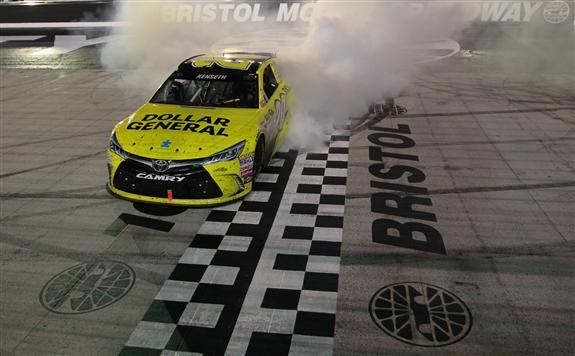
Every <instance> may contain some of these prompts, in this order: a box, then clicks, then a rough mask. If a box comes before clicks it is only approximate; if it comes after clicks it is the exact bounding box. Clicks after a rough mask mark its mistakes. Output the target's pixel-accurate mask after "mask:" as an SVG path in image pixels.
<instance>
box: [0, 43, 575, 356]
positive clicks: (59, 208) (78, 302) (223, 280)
mask: <svg viewBox="0 0 575 356" xmlns="http://www.w3.org/2000/svg"><path fill="white" fill-rule="evenodd" d="M95 52H96V51H95V50H93V49H82V50H79V51H76V52H73V53H71V54H69V55H66V56H58V57H36V56H33V55H32V54H31V53H33V50H31V49H29V48H27V49H22V48H2V50H1V51H0V54H1V57H2V59H3V62H2V64H3V67H2V70H1V77H0V90H1V98H0V120H1V121H0V122H1V132H0V135H1V137H2V140H1V141H2V143H1V147H0V149H1V166H0V185H1V193H0V194H1V195H0V197H1V198H2V203H1V204H2V206H1V237H0V249H1V251H2V254H1V263H2V264H1V270H0V272H1V273H0V283H1V284H0V291H1V292H0V293H1V295H0V297H1V300H0V303H1V304H0V308H1V312H0V323H1V324H0V328H1V332H2V337H1V338H0V353H1V354H2V355H38V354H47V355H80V354H82V355H115V354H151V355H152V354H153V355H160V354H161V355H176V354H177V355H196V354H206V355H211V354H223V353H224V352H225V353H227V354H260V355H281V354H288V353H289V354H292V355H309V354H337V355H376V354H378V355H396V354H408V355H409V354H414V355H415V354H418V355H419V354H441V355H461V354H469V355H495V354H514V355H515V354H517V355H519V354H522V355H541V354H547V355H571V354H572V353H573V350H574V347H575V345H574V341H573V325H574V324H575V323H574V302H575V300H574V295H575V293H574V292H575V286H574V268H573V258H574V256H575V245H574V238H575V235H574V229H575V226H574V225H575V219H574V211H575V203H574V202H575V188H574V187H575V176H574V169H575V166H574V164H575V163H574V153H575V152H574V143H575V142H574V140H575V134H574V129H573V125H574V115H573V113H574V110H575V100H574V97H573V77H572V73H570V71H569V70H565V71H564V72H561V71H559V72H557V71H554V72H552V73H545V72H530V71H521V70H515V71H505V72H504V71H502V70H501V67H500V66H499V65H498V61H496V60H494V56H495V55H494V54H490V53H489V52H486V53H463V54H461V55H458V56H456V57H454V58H451V59H448V60H446V61H444V62H442V63H440V64H438V65H436V66H434V68H433V70H430V71H426V73H427V74H425V75H420V76H418V77H417V78H416V80H415V81H414V83H413V85H412V86H410V88H409V89H408V90H407V91H406V92H405V93H403V94H402V96H400V97H399V98H396V103H397V104H399V105H401V106H403V107H405V108H406V109H407V113H405V114H403V115H400V116H396V117H392V116H388V117H386V118H384V119H383V120H381V121H379V122H377V123H376V124H375V125H374V126H373V127H364V128H363V129H362V130H358V131H355V132H351V133H350V132H348V131H346V130H345V128H344V130H341V129H340V130H339V131H337V132H333V133H331V134H330V135H327V136H326V141H328V142H329V145H328V146H326V147H325V148H323V149H320V150H316V151H314V152H296V151H287V150H283V151H282V153H280V154H278V156H277V157H276V158H275V159H274V161H273V162H272V163H273V164H272V165H271V166H270V167H269V168H268V169H267V170H266V171H265V172H264V174H263V175H262V177H261V178H260V182H259V184H258V188H257V189H256V192H254V194H252V195H250V196H249V197H248V198H247V199H246V200H245V201H244V202H240V203H236V204H232V205H228V206H224V207H220V208H216V209H193V210H187V211H184V212H182V213H180V214H177V215H173V216H155V215H150V214H146V213H143V212H141V211H138V210H136V209H134V207H133V206H132V204H130V203H128V202H125V201H120V200H117V199H114V198H112V197H110V196H109V195H108V194H107V193H106V191H105V189H104V182H105V181H106V175H107V173H106V169H105V157H104V150H105V148H106V147H107V144H108V137H109V131H110V129H111V128H112V126H113V125H114V123H115V122H117V121H118V120H120V119H122V118H124V117H125V116H126V115H127V114H129V113H131V112H132V111H133V110H134V108H136V107H137V106H138V105H140V104H141V103H142V100H143V98H142V97H141V96H139V95H136V94H134V93H131V92H127V91H124V90H122V89H121V88H122V86H121V82H122V80H123V76H124V75H126V72H125V71H120V70H118V71H106V70H102V69H100V68H98V66H97V60H95V59H94V56H93V55H94V53H95ZM352 124H356V122H352ZM392 167H399V168H395V170H394V171H393V172H395V174H394V173H392V170H391V168H392ZM399 172H402V174H398V173H399ZM400 224H403V225H400ZM415 230H417V232H413V231H415ZM402 231H403V234H399V232H402ZM410 232H412V233H410ZM62 272H65V273H64V274H61V273H62ZM98 291H100V292H101V293H100V294H97V293H98ZM87 295H90V297H91V298H92V299H90V303H87V302H86V303H87V304H84V302H85V301H86V300H87V299H86V296H87ZM108 297H109V299H106V298H108ZM177 351H178V353H176V352H177Z"/></svg>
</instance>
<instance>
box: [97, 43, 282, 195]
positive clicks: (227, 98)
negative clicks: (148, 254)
mask: <svg viewBox="0 0 575 356" xmlns="http://www.w3.org/2000/svg"><path fill="white" fill-rule="evenodd" d="M291 100H292V99H291V93H290V91H289V89H288V87H287V86H286V84H285V83H284V81H283V80H281V78H280V77H279V75H278V72H277V70H276V64H275V59H274V58H273V56H270V55H261V54H242V53H235V54H231V53H230V54H223V55H220V56H206V55H201V56H196V57H192V58H189V59H187V60H186V61H184V62H182V63H181V64H180V65H179V67H178V69H177V70H176V71H175V72H173V73H172V75H170V77H169V78H168V79H167V80H166V81H165V82H164V84H163V85H162V86H161V87H160V88H159V89H158V91H157V92H156V93H155V95H154V96H153V97H152V99H151V100H150V102H149V103H147V104H145V105H143V106H142V107H140V108H139V109H138V110H137V111H136V112H134V113H133V114H132V115H130V116H129V117H128V118H126V119H125V120H123V121H121V122H119V123H118V124H117V125H116V126H115V128H114V130H113V131H112V136H111V139H110V147H109V150H108V152H107V155H108V161H109V163H108V170H109V181H108V190H109V191H110V192H111V193H112V194H114V195H116V196H118V197H120V198H123V199H127V200H131V201H135V202H140V203H150V204H160V205H179V206H202V205H215V204H221V203H225V202H229V201H232V200H235V199H239V198H242V197H244V196H245V195H247V194H248V193H249V192H250V191H251V189H252V184H253V180H254V179H255V176H256V175H257V174H258V173H259V171H260V169H261V167H262V166H263V165H265V164H266V163H267V162H268V161H269V160H270V159H271V157H272V156H273V154H274V153H275V152H276V150H277V149H278V148H279V147H280V145H281V143H282V141H283V138H284V136H285V135H286V132H287V127H288V121H289V120H288V117H289V107H290V102H291Z"/></svg>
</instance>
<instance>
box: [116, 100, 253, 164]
mask: <svg viewBox="0 0 575 356" xmlns="http://www.w3.org/2000/svg"><path fill="white" fill-rule="evenodd" d="M257 117H258V110H257V109H230V108H201V107H186V106H180V105H169V104H152V103H149V104H146V105H144V106H142V107H141V108H140V109H138V111H136V112H135V113H133V114H132V115H130V117H128V118H127V119H126V120H124V121H121V122H120V123H118V124H117V125H116V127H115V128H114V132H115V134H116V139H117V140H118V143H119V144H120V146H122V148H123V149H124V150H125V151H127V152H129V153H132V154H135V155H138V156H141V157H148V158H154V159H170V160H184V159H196V158H204V157H209V156H211V155H212V154H214V153H217V152H219V151H222V150H224V149H226V148H228V147H230V146H233V145H235V144H236V143H238V142H240V141H243V140H245V139H246V138H248V136H247V135H248V134H251V132H250V131H252V130H249V129H248V128H249V127H254V125H256V121H257Z"/></svg>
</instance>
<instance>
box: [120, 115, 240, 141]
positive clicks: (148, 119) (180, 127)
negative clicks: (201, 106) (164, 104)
mask: <svg viewBox="0 0 575 356" xmlns="http://www.w3.org/2000/svg"><path fill="white" fill-rule="evenodd" d="M229 123H230V120H229V119H226V118H223V117H218V118H216V119H214V120H213V122H212V117H211V116H203V117H201V118H199V119H196V118H194V115H192V114H190V115H187V116H186V117H183V116H182V115H180V114H146V115H144V117H143V118H142V119H141V120H140V121H132V122H130V123H129V124H128V126H127V127H126V128H127V129H128V130H141V131H147V130H158V129H163V130H176V131H191V132H197V133H206V134H208V135H211V136H228V134H227V133H226V127H227V126H228V124H229ZM216 125H217V126H220V127H217V126H216Z"/></svg>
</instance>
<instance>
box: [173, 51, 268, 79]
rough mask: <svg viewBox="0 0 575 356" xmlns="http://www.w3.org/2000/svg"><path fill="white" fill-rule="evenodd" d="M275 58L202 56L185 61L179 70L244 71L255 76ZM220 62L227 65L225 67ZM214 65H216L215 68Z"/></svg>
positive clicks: (259, 55)
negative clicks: (262, 66) (264, 65)
mask: <svg viewBox="0 0 575 356" xmlns="http://www.w3.org/2000/svg"><path fill="white" fill-rule="evenodd" d="M273 57H274V56H273V55H272V54H270V53H250V52H228V53H223V54H217V55H206V54H201V55H198V56H194V57H190V58H188V59H186V60H185V61H183V62H182V63H181V64H180V65H179V67H178V70H180V71H185V72H189V71H196V70H197V69H198V68H202V70H203V71H206V72H212V71H213V72H222V71H232V72H233V71H242V72H243V73H244V74H255V73H256V72H257V71H258V69H259V68H260V66H261V65H262V64H263V63H265V62H266V61H268V60H270V59H272V58H273ZM218 62H224V63H226V65H225V67H222V66H220V65H219V63H218ZM213 64H216V65H215V66H214V65H213Z"/></svg>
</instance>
